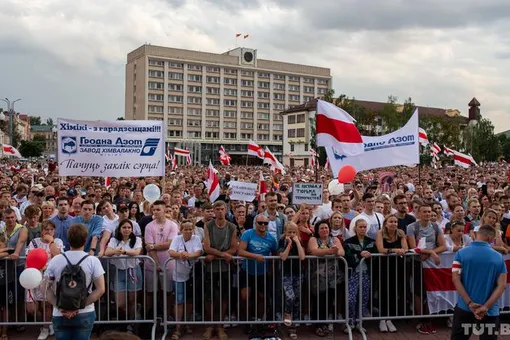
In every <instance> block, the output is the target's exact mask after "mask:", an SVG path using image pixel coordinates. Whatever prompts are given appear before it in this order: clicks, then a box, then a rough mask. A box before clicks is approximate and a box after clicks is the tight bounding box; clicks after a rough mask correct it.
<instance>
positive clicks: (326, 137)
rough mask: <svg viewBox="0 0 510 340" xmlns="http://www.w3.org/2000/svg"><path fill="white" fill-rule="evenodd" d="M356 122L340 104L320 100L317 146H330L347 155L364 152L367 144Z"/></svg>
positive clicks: (316, 118)
mask: <svg viewBox="0 0 510 340" xmlns="http://www.w3.org/2000/svg"><path fill="white" fill-rule="evenodd" d="M355 122H356V121H355V120H354V118H352V117H351V115H350V114H348V113H347V112H345V111H344V110H342V109H341V108H339V107H338V106H336V105H333V104H331V103H328V102H325V101H323V100H318V101H317V113H316V115H315V130H316V132H317V134H316V141H317V146H330V147H333V148H334V149H336V150H337V151H339V152H341V153H342V154H344V155H347V156H356V155H359V154H362V153H363V152H364V151H365V146H364V144H363V138H362V137H361V134H360V132H359V131H358V128H357V127H356V125H355V124H354V123H355Z"/></svg>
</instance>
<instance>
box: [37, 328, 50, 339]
mask: <svg viewBox="0 0 510 340" xmlns="http://www.w3.org/2000/svg"><path fill="white" fill-rule="evenodd" d="M48 336H50V330H49V329H48V328H41V334H39V337H38V338H37V340H46V339H48Z"/></svg>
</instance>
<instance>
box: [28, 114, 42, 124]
mask: <svg viewBox="0 0 510 340" xmlns="http://www.w3.org/2000/svg"><path fill="white" fill-rule="evenodd" d="M30 125H42V122H41V117H39V116H30Z"/></svg>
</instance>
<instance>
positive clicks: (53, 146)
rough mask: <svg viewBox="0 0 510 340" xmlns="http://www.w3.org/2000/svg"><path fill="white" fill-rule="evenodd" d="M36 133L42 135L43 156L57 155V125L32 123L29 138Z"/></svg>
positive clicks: (32, 137)
mask: <svg viewBox="0 0 510 340" xmlns="http://www.w3.org/2000/svg"><path fill="white" fill-rule="evenodd" d="M36 135H39V136H43V137H44V141H45V144H44V152H43V154H44V156H46V157H50V156H52V157H56V155H57V127H56V126H55V125H32V126H31V128H30V140H32V139H34V137H35V136H36Z"/></svg>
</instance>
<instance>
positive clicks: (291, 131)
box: [287, 128, 305, 138]
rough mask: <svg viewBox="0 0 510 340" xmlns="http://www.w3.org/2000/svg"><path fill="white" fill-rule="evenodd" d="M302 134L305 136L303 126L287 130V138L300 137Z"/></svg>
mask: <svg viewBox="0 0 510 340" xmlns="http://www.w3.org/2000/svg"><path fill="white" fill-rule="evenodd" d="M304 136H305V129H304V128H299V129H288V130H287V137H289V138H302V137H304Z"/></svg>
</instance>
